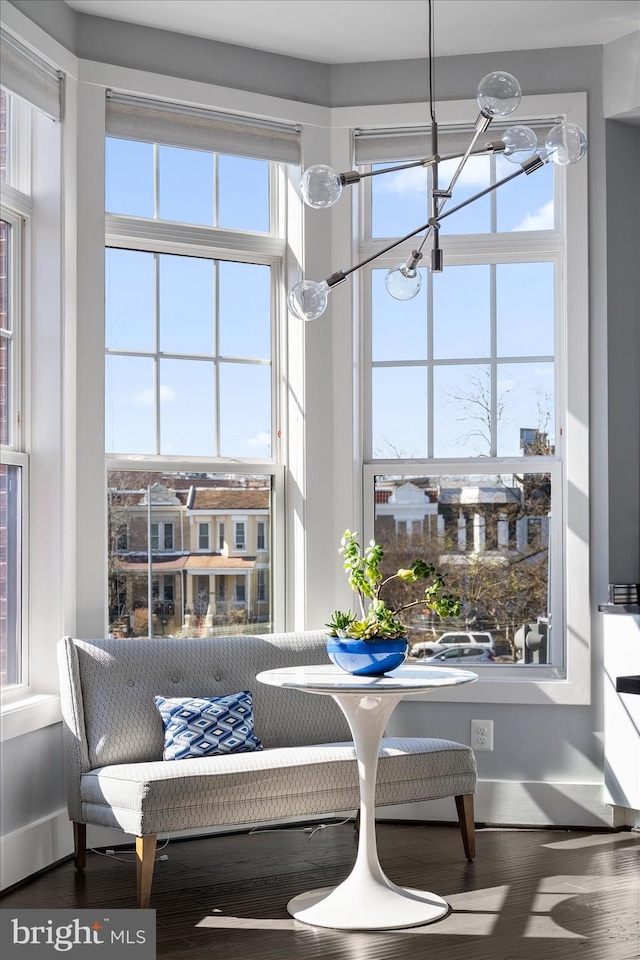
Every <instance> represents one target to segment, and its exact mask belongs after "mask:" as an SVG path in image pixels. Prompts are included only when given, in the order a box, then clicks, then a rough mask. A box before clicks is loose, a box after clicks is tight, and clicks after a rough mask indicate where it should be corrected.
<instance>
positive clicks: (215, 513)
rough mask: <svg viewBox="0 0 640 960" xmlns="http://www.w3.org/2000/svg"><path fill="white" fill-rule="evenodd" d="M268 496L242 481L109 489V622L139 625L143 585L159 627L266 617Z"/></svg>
mask: <svg viewBox="0 0 640 960" xmlns="http://www.w3.org/2000/svg"><path fill="white" fill-rule="evenodd" d="M175 486H176V487H177V486H178V484H176V485H175ZM270 500H271V492H270V490H269V489H268V488H266V487H265V486H259V487H256V486H252V485H249V484H248V485H246V486H229V487H219V486H211V487H209V486H200V485H195V484H191V485H189V486H188V487H187V488H186V489H180V488H178V489H176V488H175V487H174V486H171V487H170V486H165V485H164V484H162V483H154V484H151V485H150V486H149V487H148V488H147V490H146V491H145V490H122V489H116V490H112V491H111V494H110V505H109V516H110V528H111V538H112V550H111V562H110V571H109V586H110V601H111V603H110V621H111V629H112V630H113V631H114V632H123V633H130V632H135V633H140V632H141V631H144V632H146V628H147V626H148V624H147V623H146V611H147V610H148V607H149V598H150V593H151V604H152V609H153V613H154V616H155V620H156V626H157V627H159V630H160V632H162V633H166V634H170V633H173V632H176V631H178V630H180V629H184V630H186V631H187V632H193V631H194V630H197V629H202V630H204V631H205V632H206V631H207V630H208V629H211V628H213V627H214V626H216V625H217V624H224V623H233V622H239V623H247V622H267V621H269V619H270V593H271V590H270V549H269V538H270V522H269V521H270ZM149 557H150V562H149ZM136 611H144V614H143V613H140V614H136Z"/></svg>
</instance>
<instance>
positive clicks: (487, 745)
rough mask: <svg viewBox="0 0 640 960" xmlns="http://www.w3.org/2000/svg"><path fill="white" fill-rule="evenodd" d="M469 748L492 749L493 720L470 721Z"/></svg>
mask: <svg viewBox="0 0 640 960" xmlns="http://www.w3.org/2000/svg"><path fill="white" fill-rule="evenodd" d="M471 749H472V750H493V720H472V721H471Z"/></svg>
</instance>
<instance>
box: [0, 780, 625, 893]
mask: <svg viewBox="0 0 640 960" xmlns="http://www.w3.org/2000/svg"><path fill="white" fill-rule="evenodd" d="M604 797H605V794H604V787H603V785H602V784H600V783H543V782H537V781H532V782H524V783H518V782H516V781H512V780H481V781H479V782H478V792H477V794H476V802H475V819H476V822H477V823H488V824H495V825H497V826H531V827H546V826H554V827H582V828H584V829H598V828H603V827H615V826H620V825H621V824H620V817H619V816H618V817H616V810H615V808H614V807H612V806H611V805H610V804H609V803H607V802H606V800H605V798H604ZM345 815H346V814H345ZM377 816H378V818H379V819H380V820H434V821H438V820H441V821H444V822H455V821H456V819H457V816H456V809H455V804H454V802H453V798H451V797H448V798H446V799H444V800H430V801H428V802H421V803H411V804H409V803H405V804H401V805H399V806H395V807H382V808H380V809H379V810H378V812H377ZM305 819H307V818H305ZM318 819H327V818H326V817H323V818H320V817H319V818H318ZM625 819H626V818H625ZM285 822H288V823H291V822H294V821H278V823H271V824H265V825H264V826H265V827H267V828H268V827H269V826H271V827H275V826H277V825H278V824H279V823H282V824H284V823H285ZM627 822H628V823H629V821H628V820H627ZM629 825H634V823H633V821H632V822H630V823H629ZM238 829H241V828H238V827H233V828H226V829H225V828H222V829H220V828H219V829H217V830H216V829H213V830H210V831H209V830H197V831H196V830H193V831H188V832H185V833H181V834H178V835H177V836H183V837H184V836H188V835H198V836H202V835H204V834H209V833H211V834H213V833H228V832H229V831H230V830H238ZM134 839H135V838H134V837H130V836H129V835H128V834H125V833H119V832H118V831H116V830H108V829H106V828H104V827H92V826H89V827H88V829H87V844H88V846H90V847H106V846H110V845H113V846H118V845H120V844H125V843H128V842H133V841H134ZM71 853H73V830H72V827H71V824H70V822H69V818H68V816H67V811H66V810H61V811H58V812H57V813H55V814H52V815H51V816H50V817H47V818H44V819H42V820H38V821H36V822H35V823H32V824H29V825H28V826H26V827H23V828H21V829H20V830H17V831H16V832H15V833H11V834H8V835H7V836H5V837H2V838H1V839H0V864H1V873H0V877H1V889H3V890H4V889H6V888H7V887H10V886H12V885H13V884H14V883H18V882H19V881H20V880H24V879H26V878H27V877H30V876H31V875H32V874H34V873H37V872H38V871H39V870H42V869H44V868H45V867H48V866H50V865H51V864H52V863H55V862H56V861H58V860H61V859H63V858H64V857H66V856H69V855H70V854H71Z"/></svg>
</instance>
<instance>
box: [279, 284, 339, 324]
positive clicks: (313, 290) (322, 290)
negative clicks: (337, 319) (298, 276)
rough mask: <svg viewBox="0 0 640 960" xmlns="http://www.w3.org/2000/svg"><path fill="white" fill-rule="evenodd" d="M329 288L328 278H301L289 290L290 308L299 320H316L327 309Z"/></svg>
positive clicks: (288, 300)
mask: <svg viewBox="0 0 640 960" xmlns="http://www.w3.org/2000/svg"><path fill="white" fill-rule="evenodd" d="M329 290H330V287H329V285H328V283H327V281H326V280H322V281H321V283H317V282H316V281H315V280H301V281H300V283H296V285H295V286H294V287H292V288H291V290H290V291H289V295H288V297H287V304H288V306H289V310H290V311H291V313H292V314H293V315H294V316H296V317H297V318H298V320H316V319H317V318H318V317H320V316H322V314H323V313H324V312H325V310H326V309H327V297H328V296H329Z"/></svg>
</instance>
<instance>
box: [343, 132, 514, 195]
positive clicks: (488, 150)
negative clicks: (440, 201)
mask: <svg viewBox="0 0 640 960" xmlns="http://www.w3.org/2000/svg"><path fill="white" fill-rule="evenodd" d="M485 129H486V128H485ZM476 140H477V137H476V138H475V139H474V140H473V141H472V142H471V143H470V144H469V149H468V150H467V151H465V153H445V154H443V155H442V156H439V155H436V156H431V157H423V158H422V159H421V160H410V161H409V162H408V163H396V164H394V166H393V167H384V169H381V170H364V171H363V172H360V171H358V170H347V171H345V172H344V173H339V174H338V179H339V180H340V183H341V184H342V186H343V187H348V186H351V185H352V184H354V183H359V182H360V180H364V179H365V177H379V176H381V175H382V174H385V173H395V172H396V171H398V170H410V169H411V168H412V167H432V166H434V165H435V164H437V163H445V162H446V161H447V160H459V159H460V157H464V158H465V163H466V160H467V159H468V157H470V156H471V157H483V156H486V155H487V154H494V153H504V151H505V149H506V144H505V143H504V141H503V140H491V141H489V143H485V145H484V147H480V148H479V149H478V150H473V149H472V147H473V145H474V144H475V142H476ZM456 173H457V171H456ZM458 176H459V174H458ZM457 179H458V177H457V176H456V180H457ZM454 182H455V181H454ZM451 186H452V184H450V185H449V189H451Z"/></svg>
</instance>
